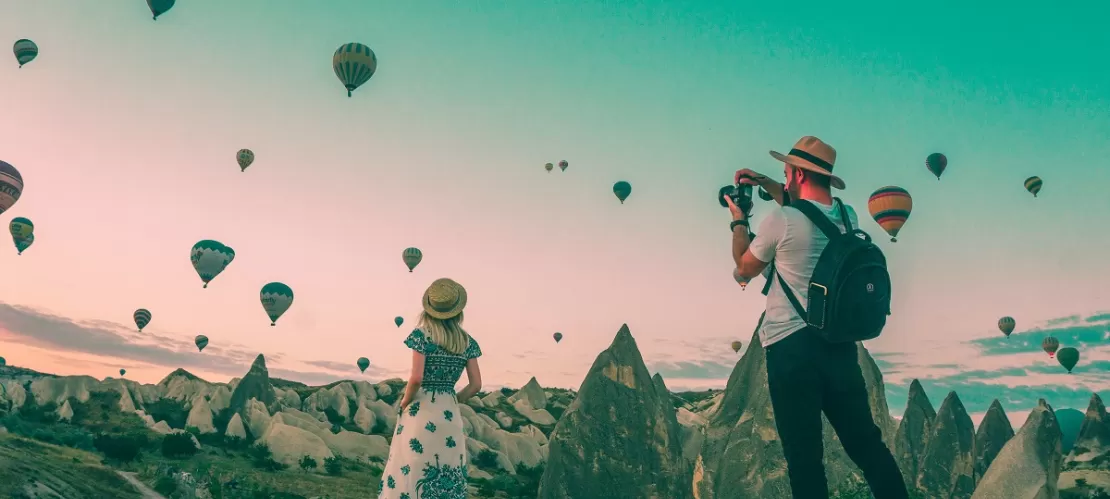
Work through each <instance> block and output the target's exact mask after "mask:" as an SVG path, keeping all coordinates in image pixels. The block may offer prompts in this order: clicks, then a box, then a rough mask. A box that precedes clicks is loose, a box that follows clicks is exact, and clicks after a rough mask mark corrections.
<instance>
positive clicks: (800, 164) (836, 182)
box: [770, 151, 844, 190]
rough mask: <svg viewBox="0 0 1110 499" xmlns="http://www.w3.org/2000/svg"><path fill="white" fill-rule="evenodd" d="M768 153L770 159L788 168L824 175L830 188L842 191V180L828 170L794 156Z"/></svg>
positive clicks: (773, 152)
mask: <svg viewBox="0 0 1110 499" xmlns="http://www.w3.org/2000/svg"><path fill="white" fill-rule="evenodd" d="M770 152H771V157H772V158H775V159H777V160H779V161H782V162H783V163H786V164H788V165H790V166H794V167H797V168H801V169H803V170H808V171H811V172H813V173H817V174H819V175H825V176H827V177H829V186H831V187H832V188H834V189H840V190H844V180H842V179H841V178H840V177H837V176H836V175H833V174H832V173H831V172H829V171H828V170H826V169H824V168H821V167H820V166H817V165H815V164H813V163H810V162H809V161H806V160H804V159H802V158H798V157H795V156H787V155H784V154H779V153H778V152H775V151H770Z"/></svg>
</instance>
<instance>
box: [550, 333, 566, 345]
mask: <svg viewBox="0 0 1110 499" xmlns="http://www.w3.org/2000/svg"><path fill="white" fill-rule="evenodd" d="M551 337H552V338H555V343H558V342H560V341H563V333H555V334H553V335H551Z"/></svg>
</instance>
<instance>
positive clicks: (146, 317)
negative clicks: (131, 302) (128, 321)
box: [134, 308, 150, 333]
mask: <svg viewBox="0 0 1110 499" xmlns="http://www.w3.org/2000/svg"><path fill="white" fill-rule="evenodd" d="M134 317H135V325H136V326H139V332H140V333H141V332H143V328H144V327H146V325H147V324H150V310H147V309H145V308H140V309H138V310H136V311H135V314H134Z"/></svg>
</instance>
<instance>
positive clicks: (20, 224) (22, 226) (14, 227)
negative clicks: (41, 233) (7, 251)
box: [8, 217, 35, 240]
mask: <svg viewBox="0 0 1110 499" xmlns="http://www.w3.org/2000/svg"><path fill="white" fill-rule="evenodd" d="M8 232H11V233H12V239H13V240H19V239H23V238H25V237H30V236H31V234H34V233H35V224H33V223H31V221H30V220H28V219H26V218H23V217H15V218H13V219H12V221H11V223H9V224H8Z"/></svg>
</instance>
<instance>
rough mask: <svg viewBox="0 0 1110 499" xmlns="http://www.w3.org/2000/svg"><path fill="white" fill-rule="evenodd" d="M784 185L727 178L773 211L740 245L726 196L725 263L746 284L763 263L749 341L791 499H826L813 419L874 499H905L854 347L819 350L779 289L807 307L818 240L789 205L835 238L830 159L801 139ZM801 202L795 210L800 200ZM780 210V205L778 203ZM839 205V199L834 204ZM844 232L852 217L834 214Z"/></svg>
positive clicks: (745, 176) (741, 216)
mask: <svg viewBox="0 0 1110 499" xmlns="http://www.w3.org/2000/svg"><path fill="white" fill-rule="evenodd" d="M771 156H772V157H774V158H775V159H777V160H779V161H782V162H783V164H784V171H785V174H786V183H785V184H779V183H778V182H775V181H773V180H771V179H769V178H768V177H767V176H765V175H761V174H759V173H756V172H754V171H752V170H747V169H744V170H740V171H738V172H736V182H737V183H744V184H749V185H754V186H759V187H762V188H763V190H765V191H767V193H769V194H770V195H771V196H772V197H773V198H774V199H775V201H776V202H778V203H779V204H780V205H784V207H782V208H775V209H774V210H773V211H771V212H770V213H768V214H767V217H766V218H765V219H764V220H763V222H762V223H760V225H759V230H758V232H757V234H758V237H756V238H755V241H754V242H752V241H750V240H749V236H748V223H747V222H748V220H747V214H745V213H744V212H743V211H742V210H741V209H740V208H738V207H737V206H736V205H735V204H734V203H733V201H732V200H731V199H728V198H727V197H726V200H727V202H728V206H729V210H730V211H731V212H732V218H733V222H732V224H731V228H732V256H733V259H734V260H735V261H736V268H737V269H738V272H739V274H740V275H741V276H742V277H745V278H748V279H750V278H753V277H755V276H757V275H759V274H760V273H762V272H763V270H764V269H765V268H767V266H768V264H769V263H771V262H772V261H773V262H774V265H773V266H772V268H771V269H770V270H771V273H773V274H777V275H769V276H768V279H770V282H771V286H770V292H769V293H768V294H767V312H766V315H765V316H764V319H763V325H762V327H761V328H760V330H759V339H760V341H761V342H762V343H763V346H764V348H766V349H767V384H768V386H769V388H770V392H771V407H772V408H773V409H774V413H775V424H776V426H777V427H778V433H779V438H780V439H781V441H782V450H783V454H784V456H785V457H786V466H787V472H788V474H789V477H790V487H791V489H792V490H793V493H794V497H795V499H827V498H828V497H829V495H828V494H829V492H828V483H827V481H826V478H825V466H824V461H823V459H824V448H823V445H822V424H821V413H822V412H824V413H825V416H826V417H828V419H829V422H830V423H832V427H833V429H835V430H836V434H837V436H838V437H839V438H840V442H841V443H842V444H843V445H844V450H845V451H846V452H847V454H848V457H850V458H851V459H852V461H854V462H855V463H856V465H857V466H859V468H860V470H862V471H863V474H864V477H865V478H866V480H867V483H868V485H869V486H870V488H871V492H872V493H873V494H874V496H875V498H876V499H904V498H906V497H907V492H906V486H905V484H904V483H903V481H902V473H901V471H900V470H899V469H898V464H897V463H896V462H895V460H894V457H893V455H891V452H890V450H888V449H887V447H886V445H885V444H884V443H883V440H882V432H881V431H880V430H879V427H878V426H876V425H875V422H874V420H873V419H872V417H871V407H870V404H869V402H868V398H867V387H866V386H865V384H864V381H863V373H862V372H861V371H860V367H859V362H858V360H857V352H856V344H855V343H854V342H845V343H829V342H826V341H825V340H824V339H823V338H822V337H820V336H818V334H817V333H816V332H815V331H814V330H813V329H812V328H811V327H810V326H809V325H808V324H807V323H806V321H805V320H804V319H803V318H802V317H801V316H800V315H799V314H798V312H797V311H796V309H795V307H794V306H793V304H792V303H791V302H790V299H789V298H788V296H787V295H786V293H785V292H784V290H783V289H782V282H781V281H779V280H778V277H779V276H781V277H782V281H785V283H786V284H787V285H789V286H790V291H791V292H792V293H793V295H794V297H796V298H797V301H798V302H800V303H807V294H808V290H809V285H810V278H811V276H812V274H813V270H814V268H815V266H816V265H817V261H818V258H819V257H820V255H821V252H822V251H823V250H824V248H825V246H826V244H827V243H828V238H827V237H826V236H825V234H824V233H822V231H821V230H818V228H817V227H815V226H814V224H813V223H812V222H811V221H810V219H808V218H807V217H806V216H805V214H803V213H802V212H801V211H799V210H798V209H794V208H790V207H789V206H790V203H791V202H794V203H799V202H809V203H812V204H813V205H814V206H816V207H817V208H818V210H819V211H820V212H822V213H823V214H824V215H825V216H826V217H828V218H829V219H830V220H832V221H833V222H834V223H835V225H836V227H837V228H838V229H839V230H841V231H844V230H845V227H844V223H843V220H842V218H841V211H840V207H839V206H836V205H835V204H834V198H833V196H832V192H831V188H833V187H835V188H837V189H844V181H843V180H841V179H840V177H837V176H836V175H833V173H832V170H833V164H834V163H835V162H836V151H835V150H834V149H833V148H832V147H831V146H829V145H828V144H826V143H824V142H822V141H821V139H818V138H816V137H803V138H802V139H801V140H799V141H798V142H797V143H796V144H794V148H793V149H791V150H790V153H789V154H786V155H783V154H779V153H777V152H774V151H771ZM802 200H804V201H802ZM784 201H785V204H784ZM836 202H837V203H839V200H836ZM844 208H845V211H844V212H845V213H846V214H847V217H848V219H849V220H850V222H851V224H852V226H853V227H857V225H856V224H857V218H856V214H855V211H854V210H853V209H852V208H851V207H850V206H847V205H844Z"/></svg>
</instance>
